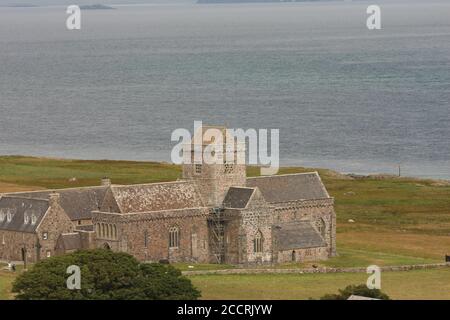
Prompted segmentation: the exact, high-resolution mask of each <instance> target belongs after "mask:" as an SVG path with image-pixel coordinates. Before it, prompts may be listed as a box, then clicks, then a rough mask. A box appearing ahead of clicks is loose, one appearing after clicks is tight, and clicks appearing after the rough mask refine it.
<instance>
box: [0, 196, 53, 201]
mask: <svg viewBox="0 0 450 320" xmlns="http://www.w3.org/2000/svg"><path fill="white" fill-rule="evenodd" d="M3 198H10V199H22V200H35V201H44V202H49V200H48V199H43V198H33V197H21V196H17V195H10V194H4V195H1V196H0V200H1V199H3Z"/></svg>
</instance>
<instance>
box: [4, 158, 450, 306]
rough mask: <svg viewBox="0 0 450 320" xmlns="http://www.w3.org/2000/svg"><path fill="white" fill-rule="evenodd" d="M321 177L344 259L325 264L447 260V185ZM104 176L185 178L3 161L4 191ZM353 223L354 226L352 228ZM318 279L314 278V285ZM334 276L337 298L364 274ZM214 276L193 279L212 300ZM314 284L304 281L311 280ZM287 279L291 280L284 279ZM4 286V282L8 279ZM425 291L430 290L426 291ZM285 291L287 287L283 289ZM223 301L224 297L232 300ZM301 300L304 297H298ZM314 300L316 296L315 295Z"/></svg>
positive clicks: (169, 172)
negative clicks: (332, 203) (340, 290)
mask: <svg viewBox="0 0 450 320" xmlns="http://www.w3.org/2000/svg"><path fill="white" fill-rule="evenodd" d="M311 170H316V169H308V168H282V169H281V170H280V174H284V173H296V172H306V171H311ZM317 171H319V173H320V175H321V177H322V180H323V182H324V183H325V185H326V187H327V189H328V191H329V193H330V195H331V196H333V197H334V198H335V202H336V213H337V249H338V253H339V256H338V257H336V258H333V259H330V260H328V261H325V262H322V263H320V264H321V265H325V266H336V267H353V266H367V265H370V264H377V265H401V264H416V263H432V262H442V261H443V259H444V255H445V254H450V183H449V182H447V181H434V180H423V179H413V178H398V177H390V176H372V177H361V178H357V179H354V178H350V177H348V176H344V175H341V174H338V173H336V172H333V171H330V170H324V169H317ZM247 174H248V176H255V175H257V174H258V168H255V167H250V168H249V169H248V170H247ZM105 176H107V177H109V178H111V180H112V182H113V183H115V184H132V183H145V182H156V181H171V180H176V179H177V178H179V177H180V176H181V168H180V167H179V166H176V165H171V164H166V163H152V162H132V161H109V160H104V161H90V160H64V159H46V158H32V157H19V156H9V157H0V192H11V191H22V190H36V189H48V188H50V189H53V188H66V187H80V186H89V185H99V183H100V179H101V178H102V177H105ZM73 178H75V179H73ZM350 219H351V220H353V221H354V222H352V223H350V222H349V220H350ZM309 265H310V264H309ZM309 265H308V264H301V265H289V264H288V265H282V266H279V267H280V268H291V267H308V266H309ZM179 267H180V268H181V269H183V270H188V269H189V268H188V265H186V264H184V265H180V266H179ZM223 267H224V266H221V267H220V268H223ZM225 267H226V266H225ZM195 268H196V269H195V270H201V269H202V268H203V269H205V270H206V269H212V268H217V266H211V265H203V266H196V267H195ZM417 272H418V271H417ZM395 274H396V273H391V275H390V276H392V277H394V276H395ZM424 274H427V275H429V280H430V283H433V281H435V282H436V283H438V282H439V281H442V282H445V283H447V282H450V276H449V274H448V273H446V272H440V271H424ZM408 275H414V274H413V273H409V272H408V273H405V275H399V276H398V277H397V278H395V277H394V278H395V279H397V280H396V281H400V280H401V279H403V278H402V277H408ZM316 276H317V275H311V277H313V278H314V277H316ZM334 276H336V281H335V283H331V284H330V286H329V288H328V290H327V292H326V293H329V291H330V289H332V290H331V291H334V290H335V289H336V288H338V287H342V286H343V285H342V284H344V282H346V284H351V283H352V281H356V280H358V279H356V278H355V279H354V280H353V278H351V277H357V276H358V275H345V276H341V275H339V276H338V275H332V277H334ZM365 276H366V275H363V277H365ZM444 276H445V277H444ZM216 277H224V276H204V277H203V276H201V277H196V278H194V281H195V282H196V283H197V284H198V285H199V286H200V287H201V288H202V290H205V294H206V297H214V296H211V294H212V291H211V290H212V289H211V288H214V286H215V285H216V284H217V283H219V282H220V281H222V280H220V278H216ZM240 277H242V276H240ZM246 277H247V276H246ZM280 277H281V278H280V281H281V280H282V279H284V278H283V277H284V275H283V276H280ZM308 277H309V276H307V277H305V278H304V279H305V280H298V281H306V280H307V279H308ZM346 277H350V278H346ZM439 277H441V279H440V280H438V279H439ZM442 277H444V278H442ZM288 278H289V277H287V276H286V279H288ZM319 278H320V277H319ZM319 278H317V279H318V280H319ZM325 278H327V277H325ZM0 279H3V276H2V275H0ZM224 279H225V278H224ZM232 279H241V278H238V277H234V278H233V276H231V278H230V279H229V280H230V281H231V280H232ZM242 279H243V280H242V282H243V283H245V281H251V280H252V281H254V282H255V288H256V287H257V282H258V281H259V280H258V279H260V278H258V276H248V278H245V277H244V278H242ZM245 279H248V280H245ZM302 279H303V278H302ZM327 279H331V280H332V279H334V278H327ZM339 279H341V280H342V281H341V280H339ZM424 279H428V277H425V278H424ZM244 280H245V281H244ZM5 281H6V282H5ZM205 281H207V282H208V283H206V282H205ZM223 281H225V280H223ZM239 281H241V280H239ZM328 281H330V280H328ZM405 281H406V280H405ZM5 283H8V281H7V280H0V292H2V290H3V291H4V290H5V289H4V286H5ZM208 284H210V286H209V285H208ZM231 284H232V282H230V285H231ZM411 286H412V284H411ZM425 287H426V284H424V288H425ZM279 288H283V286H282V285H281V282H280V285H279ZM408 288H409V287H408ZM414 288H415V289H414ZM420 288H421V286H416V287H411V288H410V289H411V290H413V292H405V293H404V294H405V295H406V294H410V295H414V294H416V297H419V293H420V292H419V291H420V290H419V289H420ZM274 290H275V289H274ZM391 290H394V289H391ZM414 290H416V292H414ZM436 290H437V289H436ZM438 291H439V290H438ZM448 291H449V290H448ZM219 292H220V291H219ZM255 292H256V291H255ZM274 292H281V291H277V290H275V291H274ZM392 292H393V294H394V297H397V296H398V297H400V295H397V293H396V291H395V290H394V291H392ZM223 294H224V297H225V294H226V293H225V292H224V293H223ZM430 294H431V293H426V292H424V293H423V297H429V296H430ZM283 296H285V295H282V294H281V293H280V296H279V297H280V298H281V297H283ZM293 297H294V296H293ZM295 297H305V296H302V295H300V293H299V295H295ZM308 297H309V296H308ZM308 297H306V298H308ZM311 297H316V296H315V295H314V294H313V293H311ZM445 297H448V296H445Z"/></svg>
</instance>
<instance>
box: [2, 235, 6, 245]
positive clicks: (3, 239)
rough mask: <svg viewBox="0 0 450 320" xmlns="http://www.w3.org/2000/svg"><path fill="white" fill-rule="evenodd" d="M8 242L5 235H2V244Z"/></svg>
mask: <svg viewBox="0 0 450 320" xmlns="http://www.w3.org/2000/svg"><path fill="white" fill-rule="evenodd" d="M5 244H6V242H5V235H2V245H5Z"/></svg>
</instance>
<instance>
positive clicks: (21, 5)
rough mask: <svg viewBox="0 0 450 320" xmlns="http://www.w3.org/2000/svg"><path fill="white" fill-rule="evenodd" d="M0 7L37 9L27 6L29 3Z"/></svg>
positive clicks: (33, 5) (32, 5) (30, 5)
mask: <svg viewBox="0 0 450 320" xmlns="http://www.w3.org/2000/svg"><path fill="white" fill-rule="evenodd" d="M0 7H7V8H35V7H37V5H35V4H29V3H12V4H5V5H0Z"/></svg>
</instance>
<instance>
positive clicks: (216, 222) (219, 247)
mask: <svg viewBox="0 0 450 320" xmlns="http://www.w3.org/2000/svg"><path fill="white" fill-rule="evenodd" d="M223 213H224V209H223V208H213V212H212V214H211V215H210V219H209V221H210V225H211V228H210V230H211V252H212V255H213V256H214V258H215V259H216V261H217V263H219V264H220V263H223V262H224V258H225V241H224V237H225V226H224V217H223Z"/></svg>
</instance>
